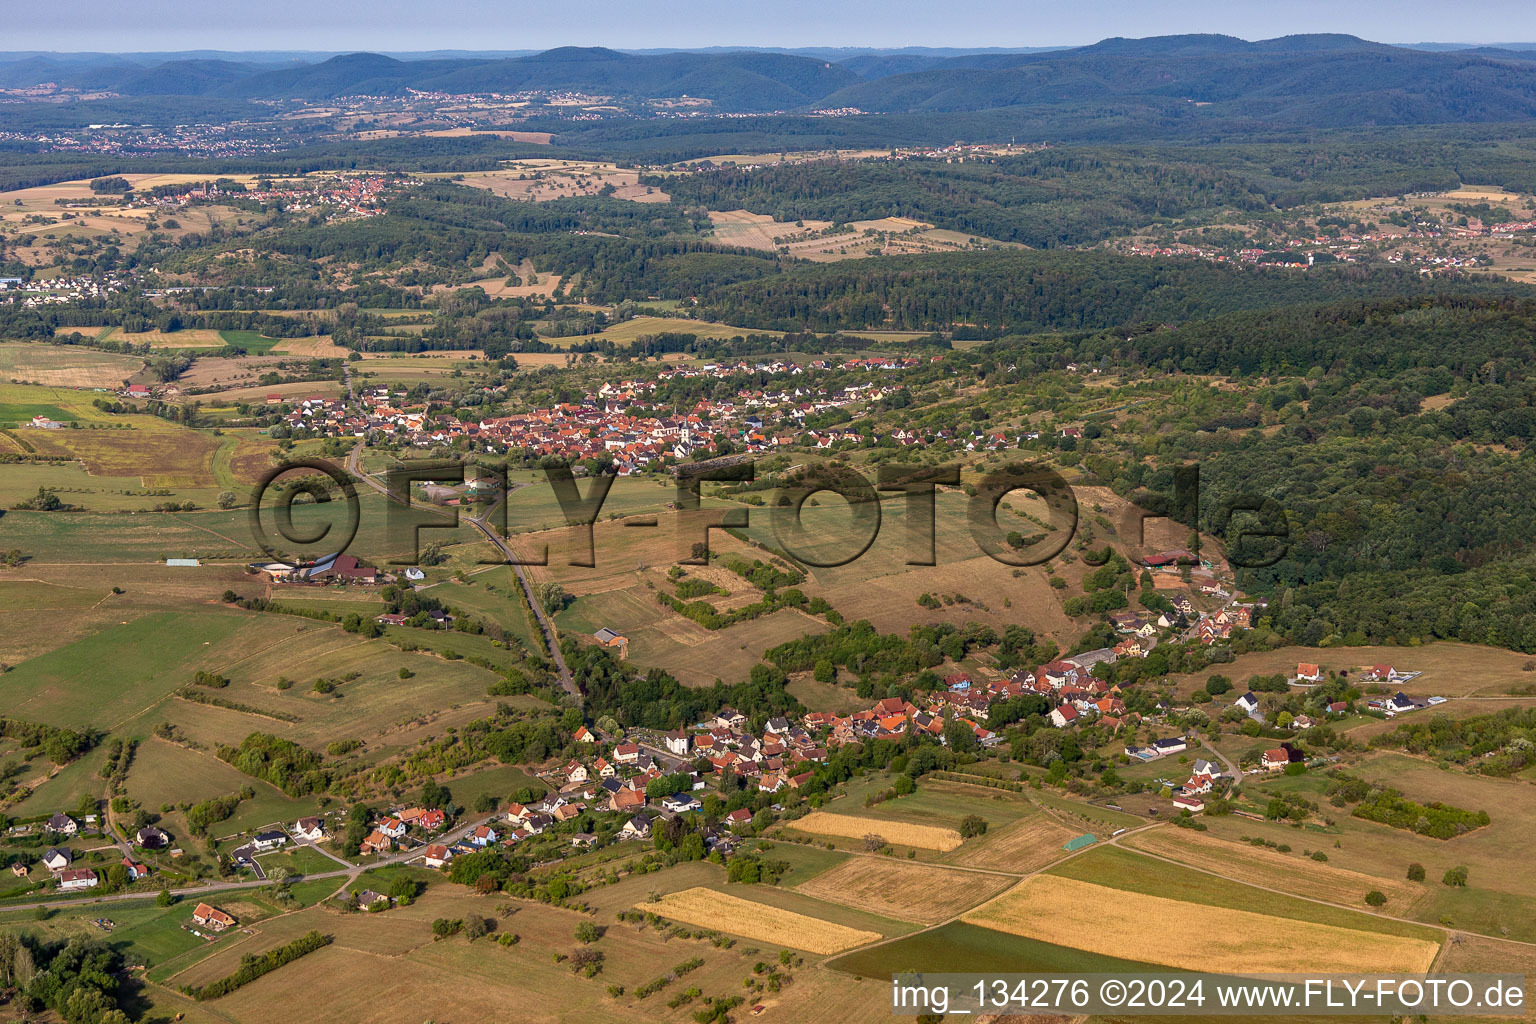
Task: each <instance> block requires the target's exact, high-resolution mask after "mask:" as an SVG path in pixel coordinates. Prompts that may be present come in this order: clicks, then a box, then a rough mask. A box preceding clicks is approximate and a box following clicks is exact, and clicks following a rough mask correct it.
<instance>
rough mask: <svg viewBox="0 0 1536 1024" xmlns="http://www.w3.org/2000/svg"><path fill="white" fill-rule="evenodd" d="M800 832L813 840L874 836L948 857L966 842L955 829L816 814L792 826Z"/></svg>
mask: <svg viewBox="0 0 1536 1024" xmlns="http://www.w3.org/2000/svg"><path fill="white" fill-rule="evenodd" d="M789 827H791V828H793V829H794V830H795V831H797V832H806V833H809V834H811V835H813V836H845V837H848V838H852V839H857V838H859V837H861V836H866V835H869V834H871V833H874V834H878V835H879V836H880V837H881V838H883V839H885V840H886V841H887V842H889V843H894V844H895V845H897V846H912V847H916V848H917V849H920V850H938V851H940V852H941V853H947V852H949V851H950V850H953V849H955V848H956V847H958V846H959V845H960V844H961V843H962V842H963V841H964V840H962V839H961V838H960V833H959V832H956V831H955V830H954V829H952V828H935V827H934V826H932V825H912V824H908V823H907V822H904V821H876V820H874V819H873V818H859V817H855V816H854V815H852V814H832V813H829V812H827V811H812V812H811V813H810V814H807V815H806V816H805V817H803V818H797V819H795V820H794V821H792V822H790V823H789Z"/></svg>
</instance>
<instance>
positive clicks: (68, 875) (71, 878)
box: [59, 868, 97, 890]
mask: <svg viewBox="0 0 1536 1024" xmlns="http://www.w3.org/2000/svg"><path fill="white" fill-rule="evenodd" d="M96 882H97V879H96V872H94V871H92V870H91V869H90V868H75V869H72V870H70V871H64V872H61V873H60V874H59V889H60V890H75V889H94V888H95V887H96Z"/></svg>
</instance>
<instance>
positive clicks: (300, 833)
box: [293, 818, 325, 843]
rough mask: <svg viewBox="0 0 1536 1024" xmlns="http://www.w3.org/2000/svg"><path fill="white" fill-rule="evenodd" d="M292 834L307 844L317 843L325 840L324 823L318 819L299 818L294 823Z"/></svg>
mask: <svg viewBox="0 0 1536 1024" xmlns="http://www.w3.org/2000/svg"><path fill="white" fill-rule="evenodd" d="M293 834H294V835H295V836H297V837H298V838H300V839H302V840H304V841H305V842H307V843H318V842H320V841H321V840H323V839H324V838H325V823H324V822H322V821H321V820H320V819H319V818H300V819H299V820H298V821H297V822H295V823H294V826H293Z"/></svg>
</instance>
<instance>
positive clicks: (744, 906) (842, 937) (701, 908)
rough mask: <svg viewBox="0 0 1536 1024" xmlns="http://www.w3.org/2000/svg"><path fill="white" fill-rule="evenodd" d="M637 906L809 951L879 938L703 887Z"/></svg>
mask: <svg viewBox="0 0 1536 1024" xmlns="http://www.w3.org/2000/svg"><path fill="white" fill-rule="evenodd" d="M637 907H638V908H639V909H640V910H649V911H652V912H653V913H658V914H660V915H662V916H663V917H668V918H672V919H673V920H676V921H681V922H683V923H684V924H692V925H698V926H700V927H704V928H719V929H721V930H722V931H728V932H730V933H731V934H733V935H741V936H744V937H745V938H749V939H754V940H757V941H759V942H771V943H773V944H774V945H778V946H789V947H791V948H792V949H803V950H806V951H807V952H810V953H840V952H842V951H843V950H845V949H852V948H854V947H855V946H862V945H864V944H865V943H867V942H875V941H877V940H878V939H880V938H881V936H880V934H879V933H878V932H866V931H860V930H859V929H857V928H849V927H847V926H845V925H840V924H833V923H832V922H830V921H820V920H817V919H816V918H814V917H807V916H806V915H804V914H796V913H794V912H793V911H789V910H781V909H779V908H778V907H770V906H768V905H766V904H763V903H754V902H753V901H751V900H744V899H741V898H740V897H737V896H731V895H728V894H727V893H723V892H716V891H715V890H713V889H705V888H702V887H695V888H692V889H684V890H683V891H682V892H674V893H670V894H668V895H666V896H663V897H662V898H661V899H660V900H659V901H657V902H654V903H640V904H637Z"/></svg>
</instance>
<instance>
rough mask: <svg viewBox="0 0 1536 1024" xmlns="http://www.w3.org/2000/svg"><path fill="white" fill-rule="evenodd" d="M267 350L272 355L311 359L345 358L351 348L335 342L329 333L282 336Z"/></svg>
mask: <svg viewBox="0 0 1536 1024" xmlns="http://www.w3.org/2000/svg"><path fill="white" fill-rule="evenodd" d="M268 351H269V352H271V353H273V354H274V355H284V356H309V357H310V358H312V359H345V358H346V357H347V356H348V354H350V353H351V351H352V350H351V349H348V348H342V347H341V346H340V345H338V344H336V343H335V342H334V341H332V340H331V336H330V335H329V334H322V335H319V336H317V337H311V338H284V339H283V340H282V341H280V342H278V343H277V344H276V345H273V346H272V347H271V348H270V349H268Z"/></svg>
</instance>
